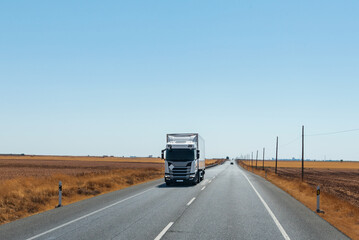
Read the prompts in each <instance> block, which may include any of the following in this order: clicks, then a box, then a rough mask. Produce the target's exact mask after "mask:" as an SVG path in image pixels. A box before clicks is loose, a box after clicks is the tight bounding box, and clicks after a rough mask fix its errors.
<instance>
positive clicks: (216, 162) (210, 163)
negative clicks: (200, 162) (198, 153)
mask: <svg viewBox="0 0 359 240" xmlns="http://www.w3.org/2000/svg"><path fill="white" fill-rule="evenodd" d="M222 161H224V159H206V166H210V165H213V164H220V163H221V162H222Z"/></svg>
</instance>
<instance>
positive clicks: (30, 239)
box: [26, 188, 153, 240]
mask: <svg viewBox="0 0 359 240" xmlns="http://www.w3.org/2000/svg"><path fill="white" fill-rule="evenodd" d="M152 189H153V188H150V189H147V190H146V191H143V192H140V193H137V194H135V195H133V196H131V197H128V198H125V199H122V200H120V201H118V202H115V203H112V204H110V205H108V206H106V207H103V208H100V209H98V210H96V211H93V212H90V213H88V214H86V215H83V216H82V217H79V218H76V219H74V220H71V221H69V222H67V223H64V224H61V225H60V226H57V227H54V228H51V229H50V230H47V231H45V232H43V233H40V234H37V235H35V236H33V237H31V238H28V239H26V240H33V239H35V238H38V237H41V236H43V235H45V234H48V233H50V232H53V231H55V230H57V229H60V228H62V227H65V226H67V225H69V224H72V223H74V222H77V221H79V220H81V219H84V218H86V217H89V216H91V215H94V214H96V213H98V212H101V211H103V210H105V209H107V208H110V207H113V206H115V205H117V204H119V203H122V202H124V201H126V200H129V199H131V198H134V197H137V196H139V195H141V194H143V193H145V192H147V191H149V190H152Z"/></svg>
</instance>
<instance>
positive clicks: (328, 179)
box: [271, 168, 359, 208]
mask: <svg viewBox="0 0 359 240" xmlns="http://www.w3.org/2000/svg"><path fill="white" fill-rule="evenodd" d="M271 171H273V172H274V169H271ZM278 176H280V177H286V178H297V179H300V177H301V169H300V168H278ZM304 180H305V182H306V183H308V184H309V185H311V186H313V187H316V186H318V185H320V188H321V190H322V191H324V192H327V193H330V194H332V195H335V196H337V197H338V198H341V199H343V200H346V201H348V202H350V203H351V204H353V205H354V206H356V207H358V208H359V170H358V169H354V170H349V169H305V172H304Z"/></svg>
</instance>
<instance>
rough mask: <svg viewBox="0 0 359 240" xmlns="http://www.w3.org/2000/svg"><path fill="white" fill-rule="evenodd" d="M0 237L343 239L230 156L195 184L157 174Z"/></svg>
mask: <svg viewBox="0 0 359 240" xmlns="http://www.w3.org/2000/svg"><path fill="white" fill-rule="evenodd" d="M0 239H9V240H10V239H96V240H98V239H156V240H158V239H326V240H328V239H348V238H347V237H346V236H345V235H343V234H342V233H341V232H339V231H338V230H337V229H335V228H334V227H332V226H331V225H330V224H329V223H327V222H326V221H324V220H323V219H321V218H320V217H319V216H317V215H316V214H315V213H313V212H312V211H311V210H309V209H308V208H306V207H305V206H304V205H302V204H301V203H300V202H298V201H297V200H295V199H293V198H292V197H291V196H289V195H288V194H287V193H285V192H283V191H282V190H280V189H278V188H277V187H275V186H274V185H272V184H271V183H269V182H267V181H265V180H263V179H262V178H260V177H258V176H256V175H253V174H251V173H249V172H247V171H245V170H243V169H241V168H240V167H238V166H237V165H230V164H229V163H228V162H227V163H225V164H223V165H221V166H217V167H214V168H210V169H207V170H206V176H205V180H204V181H202V182H201V183H200V184H198V185H196V186H186V185H177V186H170V187H166V185H165V184H164V183H163V180H156V181H152V182H149V183H145V184H141V185H137V186H134V187H131V188H127V189H124V190H120V191H116V192H112V193H109V194H104V195H101V196H97V197H94V198H91V199H87V200H84V201H80V202H77V203H74V204H70V205H68V206H64V207H61V208H57V209H53V210H50V211H47V212H44V213H41V214H37V215H34V216H31V217H28V218H24V219H21V220H18V221H15V222H12V223H8V224H4V225H2V226H0Z"/></svg>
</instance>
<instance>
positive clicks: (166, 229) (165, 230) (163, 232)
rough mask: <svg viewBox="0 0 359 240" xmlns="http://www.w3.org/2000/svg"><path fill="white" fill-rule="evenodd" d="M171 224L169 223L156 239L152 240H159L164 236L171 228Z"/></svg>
mask: <svg viewBox="0 0 359 240" xmlns="http://www.w3.org/2000/svg"><path fill="white" fill-rule="evenodd" d="M172 224H173V222H170V223H169V224H168V225H167V226H166V227H165V228H164V229H163V230H162V231H161V232H160V234H158V235H157V237H156V238H155V239H154V240H160V239H161V238H162V237H163V235H165V234H166V232H167V231H168V229H170V227H171V226H172Z"/></svg>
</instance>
